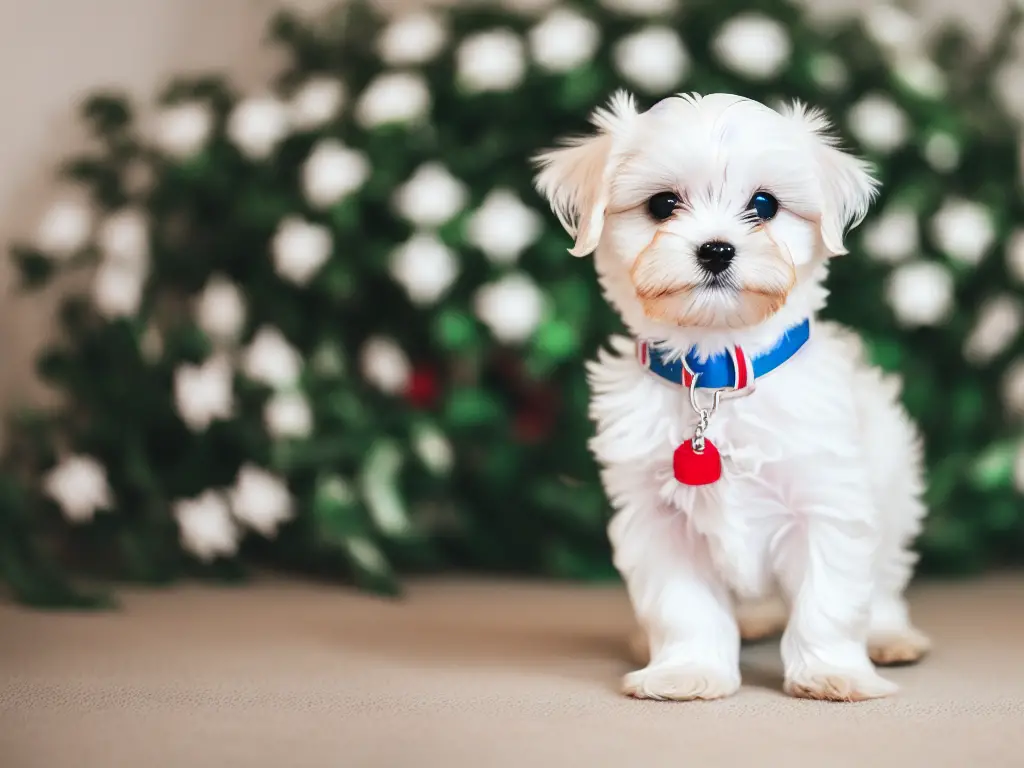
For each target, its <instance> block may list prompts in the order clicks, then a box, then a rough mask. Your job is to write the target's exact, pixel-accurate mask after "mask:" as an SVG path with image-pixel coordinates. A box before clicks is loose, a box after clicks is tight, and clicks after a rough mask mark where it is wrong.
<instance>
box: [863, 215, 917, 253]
mask: <svg viewBox="0 0 1024 768" xmlns="http://www.w3.org/2000/svg"><path fill="white" fill-rule="evenodd" d="M918 243H919V237H918V226H917V214H916V213H915V212H914V210H913V209H912V208H907V207H893V208H891V209H890V210H887V211H886V212H885V213H884V214H883V215H882V216H880V217H879V218H878V219H876V220H874V221H872V222H871V223H870V224H868V225H867V226H866V227H865V228H864V248H865V249H866V250H867V252H868V254H869V255H870V256H872V257H873V258H875V259H877V260H878V261H881V262H885V263H888V264H895V263H897V262H900V261H903V260H905V259H907V258H909V257H910V256H912V255H913V254H914V252H915V251H917V249H918Z"/></svg>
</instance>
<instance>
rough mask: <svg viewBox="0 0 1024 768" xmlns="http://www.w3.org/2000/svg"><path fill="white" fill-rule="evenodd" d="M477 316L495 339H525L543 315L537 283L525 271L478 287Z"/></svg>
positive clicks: (475, 304) (506, 340)
mask: <svg viewBox="0 0 1024 768" xmlns="http://www.w3.org/2000/svg"><path fill="white" fill-rule="evenodd" d="M473 307H474V310H475V311H476V315H477V317H479V318H480V320H481V321H482V322H483V323H484V324H485V325H486V326H487V327H488V328H490V329H491V333H493V334H494V337H495V338H496V339H498V341H501V342H505V343H510V344H515V343H520V342H523V341H526V340H527V339H528V338H529V337H530V335H531V334H532V333H533V332H534V330H536V328H537V326H538V325H539V324H540V321H541V319H542V318H543V316H544V310H545V301H544V294H542V293H541V291H540V289H539V288H538V287H537V285H536V284H535V283H534V282H533V280H531V279H530V278H529V277H528V276H526V275H525V274H518V273H517V274H510V275H506V276H505V277H502V278H500V279H499V280H497V281H496V282H493V283H489V284H487V285H484V286H483V287H481V288H480V289H479V290H478V291H477V292H476V296H475V297H474V302H473Z"/></svg>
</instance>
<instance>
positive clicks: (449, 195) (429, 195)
mask: <svg viewBox="0 0 1024 768" xmlns="http://www.w3.org/2000/svg"><path fill="white" fill-rule="evenodd" d="M467 196H468V193H467V190H466V185H465V184H463V183H462V182H461V181H459V180H458V179H456V178H455V177H454V176H452V175H451V174H450V173H448V171H447V170H446V169H445V167H444V166H443V165H441V164H439V163H426V164H425V165H421V166H420V167H419V168H418V169H417V170H416V172H415V173H414V174H413V175H412V177H411V178H410V179H409V180H408V181H406V182H405V184H403V185H402V186H401V187H399V188H398V189H397V190H395V193H394V199H393V202H394V206H395V210H397V211H398V213H399V214H400V215H401V216H402V218H404V219H406V220H407V221H409V222H411V223H412V224H415V225H416V226H418V227H437V226H440V225H441V224H444V223H445V222H446V221H448V220H449V219H451V218H452V217H453V216H454V215H455V214H457V213H458V212H459V211H461V210H462V209H463V208H464V207H465V205H466V198H467Z"/></svg>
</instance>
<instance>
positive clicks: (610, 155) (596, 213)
mask: <svg viewBox="0 0 1024 768" xmlns="http://www.w3.org/2000/svg"><path fill="white" fill-rule="evenodd" d="M637 114H638V113H637V110H636V105H635V103H634V101H633V97H632V96H630V95H629V94H627V93H626V92H625V91H619V92H617V93H616V94H615V95H614V96H612V99H611V102H610V103H609V104H608V106H607V107H606V108H601V109H597V110H595V111H594V113H593V114H592V115H591V116H590V122H591V124H592V125H593V126H594V127H595V128H596V129H597V131H596V132H595V133H593V134H592V135H590V136H580V137H574V138H570V139H567V140H564V141H563V142H562V146H560V147H558V148H557V149H549V150H547V151H546V152H541V153H540V154H539V155H537V156H536V157H534V158H533V161H534V163H535V164H536V166H537V167H538V169H539V172H538V173H537V176H536V178H535V179H534V184H535V185H536V187H537V191H539V192H540V193H541V194H542V195H544V197H546V198H547V200H548V203H549V204H550V205H551V210H553V211H554V212H555V215H556V216H558V220H559V222H560V223H561V224H562V226H563V227H564V228H565V230H566V232H568V233H569V234H570V235H571V236H572V237H574V238H575V240H576V242H575V243H574V245H573V247H572V248H570V249H569V253H571V254H572V255H573V256H586V255H587V254H589V253H591V252H593V251H594V249H595V248H597V244H598V243H599V242H600V240H601V231H602V229H603V228H604V217H605V211H606V209H607V207H608V195H609V176H610V172H611V170H612V168H613V167H614V164H615V159H616V157H617V147H619V146H620V145H621V140H622V138H623V136H624V135H625V133H626V130H627V129H628V127H629V125H630V124H631V123H632V121H633V119H634V118H635V117H636V116H637Z"/></svg>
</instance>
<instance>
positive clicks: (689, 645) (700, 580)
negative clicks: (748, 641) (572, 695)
mask: <svg viewBox="0 0 1024 768" xmlns="http://www.w3.org/2000/svg"><path fill="white" fill-rule="evenodd" d="M609 533H610V535H611V539H612V542H613V544H614V546H615V563H616V566H617V567H618V569H619V571H620V573H621V574H622V576H623V578H624V580H625V582H626V585H627V588H628V590H629V595H630V600H631V601H632V603H633V609H634V611H635V612H636V617H637V620H638V621H639V623H640V625H641V626H642V627H643V628H644V630H645V634H646V636H647V640H648V643H649V645H650V661H649V663H648V665H647V666H646V667H644V668H643V669H640V670H637V671H636V672H632V673H630V674H628V675H626V677H625V679H624V680H623V691H624V692H625V693H626V694H628V695H630V696H633V697H635V698H642V699H672V700H676V701H687V700H691V699H718V698H722V697H725V696H729V695H730V694H732V693H735V692H736V690H737V689H738V688H739V687H740V671H739V648H740V636H739V629H738V628H737V626H736V620H735V618H734V617H733V613H732V606H731V602H730V595H729V592H728V590H727V589H726V587H725V585H724V584H723V583H722V582H721V580H720V579H719V578H718V577H717V575H716V574H715V572H714V569H713V567H712V564H711V560H710V557H709V556H708V553H707V550H706V545H705V544H704V542H703V541H702V540H700V539H699V537H695V536H693V535H692V534H690V533H688V532H687V530H686V526H685V524H684V519H683V518H682V517H681V516H680V515H679V514H678V513H675V514H673V513H672V512H671V511H669V510H667V509H664V508H663V507H660V506H659V507H658V508H656V509H650V510H644V511H633V510H629V509H627V510H624V511H622V512H620V513H618V515H616V517H615V518H614V519H613V520H612V523H611V526H610V528H609Z"/></svg>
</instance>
